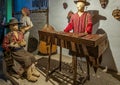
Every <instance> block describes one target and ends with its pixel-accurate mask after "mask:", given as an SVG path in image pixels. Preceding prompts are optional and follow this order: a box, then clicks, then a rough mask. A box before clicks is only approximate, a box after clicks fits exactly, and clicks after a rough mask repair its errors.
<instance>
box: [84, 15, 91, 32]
mask: <svg viewBox="0 0 120 85" xmlns="http://www.w3.org/2000/svg"><path fill="white" fill-rule="evenodd" d="M92 27H93V23H92V16H91V15H90V14H89V13H88V14H87V26H86V30H85V32H86V33H88V34H91V33H92Z"/></svg>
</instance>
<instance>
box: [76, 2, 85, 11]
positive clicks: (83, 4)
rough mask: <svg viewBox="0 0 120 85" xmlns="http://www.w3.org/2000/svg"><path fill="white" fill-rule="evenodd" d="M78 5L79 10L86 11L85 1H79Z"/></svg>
mask: <svg viewBox="0 0 120 85" xmlns="http://www.w3.org/2000/svg"><path fill="white" fill-rule="evenodd" d="M76 5H77V9H78V11H84V8H85V3H83V2H77V4H76Z"/></svg>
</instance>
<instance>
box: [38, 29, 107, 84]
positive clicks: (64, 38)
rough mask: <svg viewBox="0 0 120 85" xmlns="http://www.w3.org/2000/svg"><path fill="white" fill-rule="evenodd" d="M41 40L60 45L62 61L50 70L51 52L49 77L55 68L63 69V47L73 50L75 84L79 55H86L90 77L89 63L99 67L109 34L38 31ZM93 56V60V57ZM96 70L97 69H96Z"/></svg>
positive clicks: (48, 69)
mask: <svg viewBox="0 0 120 85" xmlns="http://www.w3.org/2000/svg"><path fill="white" fill-rule="evenodd" d="M38 33H39V40H42V41H46V43H47V44H48V45H50V47H52V44H56V45H57V46H60V62H59V67H57V68H55V69H54V70H53V71H51V72H50V59H51V52H50V53H49V58H48V67H47V77H46V79H48V77H49V75H50V74H52V73H53V72H54V71H55V70H57V69H59V70H60V71H61V62H62V60H61V59H62V48H67V49H70V50H71V52H72V56H73V57H72V62H73V85H76V77H77V56H85V57H86V60H87V77H86V78H87V79H88V80H89V79H90V73H89V64H90V62H94V65H93V67H94V68H96V69H97V68H98V66H99V61H100V60H99V59H101V57H102V54H103V53H104V51H105V50H106V48H107V46H108V43H107V35H106V34H85V33H65V32H56V31H38ZM50 51H51V50H50ZM90 57H92V61H91V58H90ZM95 71H96V70H95Z"/></svg>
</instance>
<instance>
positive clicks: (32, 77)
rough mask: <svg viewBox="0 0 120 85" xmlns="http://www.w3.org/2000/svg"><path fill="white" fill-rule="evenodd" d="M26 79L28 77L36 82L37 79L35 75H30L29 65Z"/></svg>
mask: <svg viewBox="0 0 120 85" xmlns="http://www.w3.org/2000/svg"><path fill="white" fill-rule="evenodd" d="M27 79H28V80H29V81H31V82H36V81H37V80H38V78H37V77H36V76H33V75H32V69H31V67H29V68H28V69H27Z"/></svg>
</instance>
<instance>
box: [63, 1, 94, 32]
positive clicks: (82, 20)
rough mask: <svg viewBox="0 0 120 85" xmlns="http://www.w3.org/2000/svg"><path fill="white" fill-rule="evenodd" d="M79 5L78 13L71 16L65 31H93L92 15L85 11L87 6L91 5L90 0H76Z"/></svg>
mask: <svg viewBox="0 0 120 85" xmlns="http://www.w3.org/2000/svg"><path fill="white" fill-rule="evenodd" d="M74 2H75V4H76V6H77V9H78V11H77V13H75V14H73V15H72V16H71V19H70V22H69V24H68V25H67V27H66V28H65V29H64V32H69V31H71V30H73V32H74V33H86V34H91V33H92V26H93V24H92V16H91V15H90V14H89V13H88V12H85V11H84V9H85V6H88V5H89V2H86V0H78V1H74Z"/></svg>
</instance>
